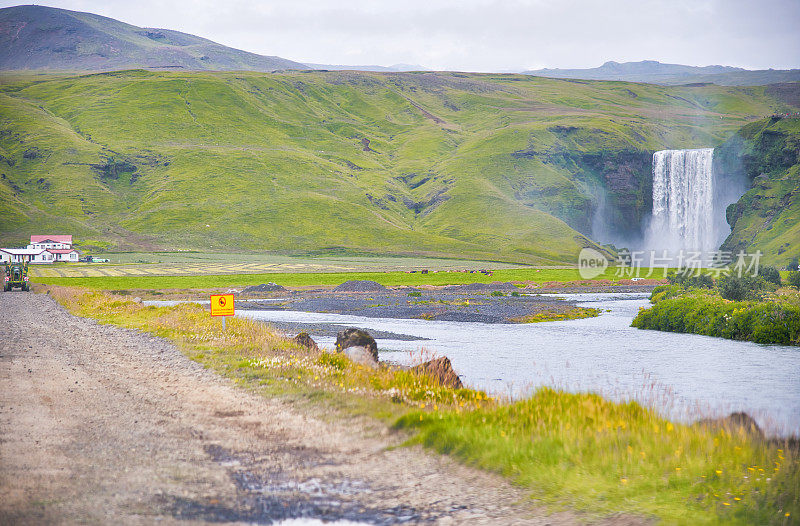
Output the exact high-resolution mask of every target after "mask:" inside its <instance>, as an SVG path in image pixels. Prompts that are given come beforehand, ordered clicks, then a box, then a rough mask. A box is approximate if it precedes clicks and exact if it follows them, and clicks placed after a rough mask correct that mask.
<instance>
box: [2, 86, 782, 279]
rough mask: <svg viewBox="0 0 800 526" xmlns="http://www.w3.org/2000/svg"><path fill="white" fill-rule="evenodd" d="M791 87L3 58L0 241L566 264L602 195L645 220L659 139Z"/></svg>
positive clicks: (715, 139) (610, 205)
mask: <svg viewBox="0 0 800 526" xmlns="http://www.w3.org/2000/svg"><path fill="white" fill-rule="evenodd" d="M784 95H785V94H784V93H782V92H775V91H774V90H771V89H769V88H768V87H748V88H734V87H720V86H674V87H664V86H651V85H642V84H633V83H622V82H604V81H595V82H583V81H580V82H575V81H569V80H554V79H546V78H536V77H529V76H524V75H496V74H461V73H450V72H444V73H436V72H421V73H397V74H388V73H386V74H384V73H366V72H364V73H360V72H284V73H275V74H264V73H251V72H225V73H212V72H204V73H184V72H147V71H123V72H113V73H101V74H93V75H78V76H64V77H58V76H35V75H31V76H30V77H24V76H20V75H15V76H13V77H9V78H3V79H2V80H1V81H0V217H2V218H3V221H2V222H0V244H2V245H3V246H9V245H10V246H13V245H14V244H19V243H23V242H24V241H25V240H26V238H27V236H28V235H30V234H32V233H41V232H69V233H72V234H73V235H75V237H76V239H77V240H78V241H79V243H80V248H83V249H84V250H87V249H92V248H98V249H104V250H111V249H117V250H146V251H152V250H165V249H166V250H175V249H193V250H197V249H202V250H230V249H236V250H242V249H247V250H269V251H273V252H282V253H286V254H308V253H316V254H336V253H341V252H342V251H351V252H353V253H361V254H393V255H402V256H413V257H419V256H423V257H431V256H434V257H451V258H469V259H476V260H489V261H503V262H514V263H526V264H538V265H552V264H574V261H575V256H576V255H577V253H578V252H579V251H580V249H581V248H582V247H585V246H593V245H594V242H593V241H592V240H591V239H590V238H591V236H592V232H591V222H592V218H593V217H594V214H595V212H597V213H598V214H599V216H598V217H600V218H601V219H602V222H603V223H604V224H605V225H606V226H607V227H608V228H610V229H619V230H625V229H631V228H638V225H639V222H640V221H641V219H642V217H643V216H644V215H645V214H647V212H648V210H649V206H650V195H649V192H650V190H649V189H650V183H649V177H650V175H649V171H650V168H649V162H650V158H651V154H652V151H653V150H657V149H663V148H682V147H701V146H716V145H719V144H721V143H722V142H723V141H724V140H725V139H726V138H727V137H729V136H730V135H731V134H732V133H733V132H734V131H736V130H737V129H739V128H740V127H741V126H742V125H744V124H746V123H747V122H750V121H753V120H755V119H757V118H759V117H763V116H765V115H769V114H771V113H772V112H774V111H781V110H790V109H792V108H793V106H792V105H791V101H792V98H791V97H789V96H784ZM601 202H604V203H606V207H605V208H602V209H601V207H599V204H600V203H601ZM601 212H602V213H601Z"/></svg>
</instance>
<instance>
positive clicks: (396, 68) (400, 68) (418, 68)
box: [306, 62, 430, 73]
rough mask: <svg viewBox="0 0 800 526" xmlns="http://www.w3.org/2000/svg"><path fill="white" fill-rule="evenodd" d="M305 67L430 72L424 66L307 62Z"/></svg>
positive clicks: (333, 69)
mask: <svg viewBox="0 0 800 526" xmlns="http://www.w3.org/2000/svg"><path fill="white" fill-rule="evenodd" d="M306 66H308V68H309V69H316V70H322V69H324V70H328V71H348V70H350V71H386V72H390V73H401V72H404V71H430V70H429V69H428V68H426V67H424V66H420V65H419V64H392V65H391V66H376V65H369V66H353V65H347V64H315V63H311V62H307V63H306Z"/></svg>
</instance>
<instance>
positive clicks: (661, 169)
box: [647, 148, 720, 253]
mask: <svg viewBox="0 0 800 526" xmlns="http://www.w3.org/2000/svg"><path fill="white" fill-rule="evenodd" d="M713 159H714V149H713V148H699V149H695V150H662V151H659V152H655V153H654V154H653V215H652V220H651V222H650V226H649V231H648V235H647V237H648V240H647V244H648V245H649V246H650V247H651V248H652V249H664V250H669V251H670V252H676V251H679V250H684V251H702V252H704V253H707V252H710V251H713V250H716V249H717V248H718V246H719V243H720V240H719V239H718V235H717V232H716V230H717V229H716V228H715V221H714V181H713V173H712V169H711V167H712V162H713Z"/></svg>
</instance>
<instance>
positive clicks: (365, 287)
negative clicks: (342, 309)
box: [333, 279, 388, 292]
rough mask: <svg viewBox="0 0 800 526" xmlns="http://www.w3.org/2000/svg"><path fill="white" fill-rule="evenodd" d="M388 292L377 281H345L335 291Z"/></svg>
mask: <svg viewBox="0 0 800 526" xmlns="http://www.w3.org/2000/svg"><path fill="white" fill-rule="evenodd" d="M387 290H388V289H387V288H386V287H384V286H383V285H381V284H380V283H378V282H377V281H370V280H357V279H354V280H350V281H345V282H344V283H342V284H341V285H339V286H338V287H336V288H334V289H333V291H334V292H386V291H387Z"/></svg>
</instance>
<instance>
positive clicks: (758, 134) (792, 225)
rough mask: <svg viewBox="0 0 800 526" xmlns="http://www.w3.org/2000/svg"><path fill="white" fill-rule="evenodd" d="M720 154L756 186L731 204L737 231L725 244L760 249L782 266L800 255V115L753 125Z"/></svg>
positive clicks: (727, 247) (731, 247) (728, 247)
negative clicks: (799, 116)
mask: <svg viewBox="0 0 800 526" xmlns="http://www.w3.org/2000/svg"><path fill="white" fill-rule="evenodd" d="M715 155H716V153H715ZM718 155H719V158H720V160H721V162H722V165H723V167H724V169H726V170H728V171H730V172H736V171H739V172H742V173H743V174H744V175H746V177H747V179H748V181H749V182H750V185H751V187H750V189H749V190H748V192H747V193H746V194H745V195H744V196H742V198H741V199H740V200H739V201H738V202H737V203H735V204H733V205H731V206H730V207H728V210H727V217H728V223H729V224H730V225H731V227H732V228H733V231H732V232H731V235H730V236H729V237H728V239H727V240H725V243H724V245H723V249H725V250H731V251H733V252H738V251H740V250H744V251H746V252H755V251H756V250H761V251H762V252H763V253H764V255H765V261H766V262H767V263H770V264H774V265H779V266H784V265H787V264H788V263H789V262H790V261H792V259H796V258H798V257H800V118H771V119H764V120H760V121H757V122H753V123H751V124H748V125H746V126H744V127H743V128H742V129H741V130H739V132H737V133H736V134H735V135H734V136H733V137H732V138H730V139H729V140H728V141H726V142H725V144H724V145H723V146H722V147H720V148H719V154H718Z"/></svg>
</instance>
